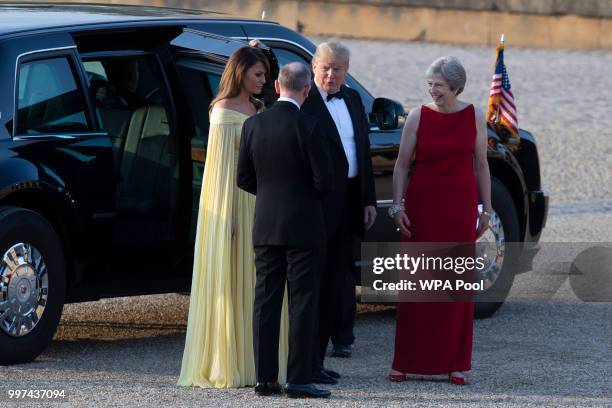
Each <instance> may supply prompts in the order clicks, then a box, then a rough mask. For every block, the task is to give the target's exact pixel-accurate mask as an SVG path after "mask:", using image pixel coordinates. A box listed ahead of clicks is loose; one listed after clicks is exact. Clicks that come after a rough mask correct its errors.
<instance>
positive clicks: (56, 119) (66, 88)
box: [17, 57, 90, 135]
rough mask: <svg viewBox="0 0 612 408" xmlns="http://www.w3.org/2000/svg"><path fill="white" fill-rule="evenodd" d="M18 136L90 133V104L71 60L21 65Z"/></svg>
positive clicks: (39, 61) (33, 62)
mask: <svg viewBox="0 0 612 408" xmlns="http://www.w3.org/2000/svg"><path fill="white" fill-rule="evenodd" d="M17 95H18V98H17V134H21V135H32V134H40V133H57V132H82V131H87V130H89V128H90V127H89V122H88V120H87V114H86V109H87V108H86V106H87V105H86V103H85V97H84V94H83V91H82V89H80V87H79V86H78V84H77V81H76V80H75V76H74V71H73V69H72V67H71V64H70V62H69V60H68V58H67V57H58V58H49V59H44V60H36V61H31V62H26V63H23V64H20V65H19V84H18V93H17Z"/></svg>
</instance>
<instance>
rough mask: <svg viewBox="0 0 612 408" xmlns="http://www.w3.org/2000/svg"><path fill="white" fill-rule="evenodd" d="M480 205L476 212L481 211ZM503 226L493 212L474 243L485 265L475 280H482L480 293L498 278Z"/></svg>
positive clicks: (500, 263)
mask: <svg viewBox="0 0 612 408" xmlns="http://www.w3.org/2000/svg"><path fill="white" fill-rule="evenodd" d="M482 211H483V207H482V205H479V206H478V214H479V215H480V213H482ZM505 243H506V240H505V236H504V226H503V225H502V222H501V219H500V218H499V216H498V215H497V214H496V213H495V212H493V213H492V214H491V220H490V221H489V228H487V230H486V231H485V233H484V234H483V235H482V237H480V238H479V239H478V241H477V243H476V248H477V249H476V254H477V256H480V257H483V258H484V264H485V267H484V268H483V269H482V270H481V271H479V275H480V276H479V277H476V281H480V280H482V281H483V282H484V285H483V289H482V291H481V293H483V292H486V291H487V290H489V289H490V288H491V287H492V286H493V285H494V284H495V282H496V281H497V279H498V278H499V276H500V274H501V271H502V266H503V264H504V256H505Z"/></svg>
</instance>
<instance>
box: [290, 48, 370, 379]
mask: <svg viewBox="0 0 612 408" xmlns="http://www.w3.org/2000/svg"><path fill="white" fill-rule="evenodd" d="M349 58H350V52H349V50H348V49H347V48H346V47H345V46H343V45H342V44H340V43H336V42H324V43H321V44H319V45H318V46H317V50H316V52H315V55H314V57H313V59H312V70H313V72H314V82H313V84H312V86H311V88H310V94H309V96H308V99H307V100H306V101H305V102H304V104H303V105H302V112H305V113H308V114H311V115H313V116H315V117H316V118H317V119H319V124H320V126H321V129H322V131H323V136H324V137H325V140H326V146H327V147H328V152H329V155H330V158H331V160H332V164H333V169H334V191H333V192H332V194H329V195H328V196H327V197H325V200H324V202H323V209H324V211H325V217H326V223H327V239H328V244H327V248H326V268H325V272H324V273H323V274H322V275H321V286H320V287H321V292H320V294H319V318H318V323H319V327H318V332H319V340H318V345H317V350H316V351H315V353H316V356H315V365H316V366H315V367H313V382H315V383H324V384H334V383H336V382H337V378H339V377H340V375H339V374H338V373H336V372H335V371H332V370H328V369H326V368H325V367H324V364H323V362H324V359H325V350H326V349H327V346H328V343H329V339H330V336H331V335H332V334H333V330H334V326H335V325H338V320H347V321H344V322H342V323H343V324H342V325H341V326H342V329H343V330H342V331H343V332H344V333H341V334H342V335H341V336H339V337H343V338H342V339H340V341H341V342H342V343H344V344H343V346H345V347H344V349H345V350H341V351H343V353H344V355H350V347H349V345H350V344H351V343H352V342H353V333H352V328H353V320H354V315H355V281H354V278H353V269H354V268H353V260H352V254H351V250H352V244H353V237H355V236H357V237H360V238H363V235H364V231H365V230H367V229H369V228H370V227H371V226H372V224H374V221H375V219H376V192H375V190H374V174H373V172H372V159H371V157H370V142H369V139H368V137H369V132H370V126H369V124H368V119H367V116H366V112H365V108H364V106H363V102H362V101H361V97H360V96H359V93H358V92H357V91H356V90H354V89H351V88H349V87H347V86H346V85H345V84H344V82H345V80H344V78H345V75H346V72H347V70H348V67H349Z"/></svg>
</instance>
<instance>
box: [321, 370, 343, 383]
mask: <svg viewBox="0 0 612 408" xmlns="http://www.w3.org/2000/svg"><path fill="white" fill-rule="evenodd" d="M323 371H324V372H325V374H327V375H329V376H330V377H331V378H335V379H336V380H337V379H339V378H340V374H339V373H337V372H336V371H334V370H330V369H328V368H325V367H323Z"/></svg>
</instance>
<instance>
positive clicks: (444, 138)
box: [392, 105, 478, 375]
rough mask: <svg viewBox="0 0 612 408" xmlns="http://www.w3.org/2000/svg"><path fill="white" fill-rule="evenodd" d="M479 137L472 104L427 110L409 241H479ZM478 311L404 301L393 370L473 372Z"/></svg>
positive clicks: (411, 190)
mask: <svg viewBox="0 0 612 408" xmlns="http://www.w3.org/2000/svg"><path fill="white" fill-rule="evenodd" d="M475 143H476V123H475V118H474V106H473V105H469V106H468V107H466V108H464V109H463V110H460V111H458V112H454V113H441V112H437V111H435V110H433V109H430V108H429V107H427V106H423V107H422V108H421V118H420V122H419V128H418V130H417V144H416V160H415V165H414V168H413V172H412V175H411V177H410V181H409V183H408V189H407V191H406V196H405V200H406V203H405V206H406V214H407V215H408V218H409V220H410V222H411V224H412V227H411V232H412V237H411V238H407V237H405V236H402V241H403V242H462V243H466V242H474V241H475V240H476V217H477V200H478V189H477V184H476V178H475V175H474V169H473V157H474V146H475ZM451 273H454V272H451ZM473 310H474V304H473V303H472V302H435V303H434V302H418V303H417V302H400V303H398V304H397V322H396V333H395V353H394V358H393V365H392V367H393V369H394V370H397V371H401V372H408V373H413V374H423V375H433V374H445V373H449V372H452V371H468V370H470V369H471V360H472V333H473Z"/></svg>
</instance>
